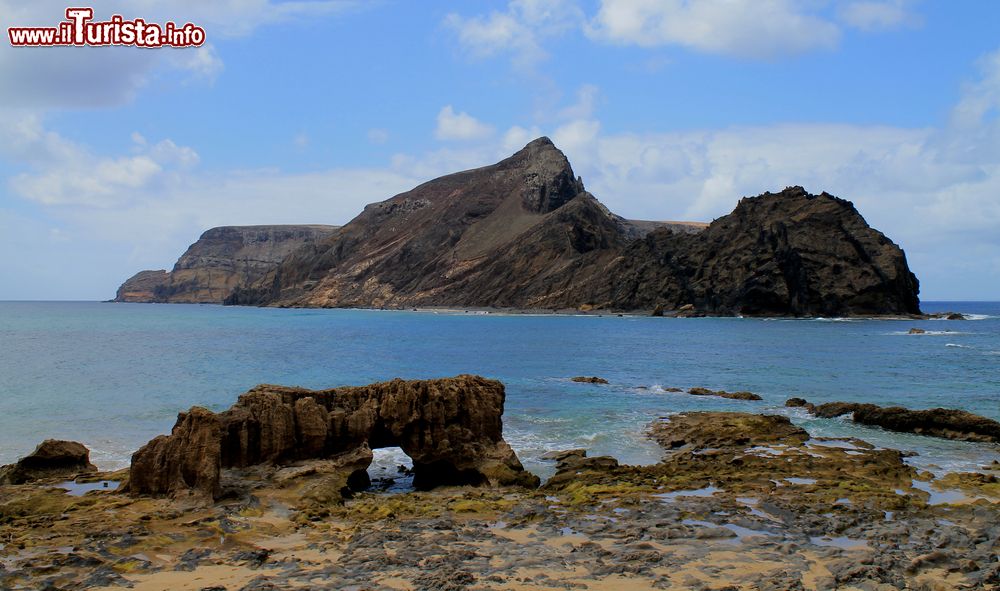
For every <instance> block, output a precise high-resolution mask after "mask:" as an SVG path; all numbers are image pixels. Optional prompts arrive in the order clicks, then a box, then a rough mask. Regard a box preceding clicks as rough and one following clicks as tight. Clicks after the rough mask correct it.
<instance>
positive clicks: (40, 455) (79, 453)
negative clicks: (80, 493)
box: [0, 439, 97, 484]
mask: <svg viewBox="0 0 1000 591" xmlns="http://www.w3.org/2000/svg"><path fill="white" fill-rule="evenodd" d="M93 472H97V466H94V465H93V464H91V463H90V450H88V449H87V448H86V447H85V446H84V445H83V444H82V443H77V442H75V441H61V440H57V439H46V440H45V441H43V442H41V443H40V444H38V447H36V448H35V451H33V452H31V453H30V454H28V455H26V456H24V457H23V458H21V459H20V460H18V461H17V463H15V464H10V465H7V466H4V467H2V468H0V484H24V483H26V482H32V481H34V480H41V479H46V478H65V479H72V478H75V477H76V476H77V475H79V474H86V473H93Z"/></svg>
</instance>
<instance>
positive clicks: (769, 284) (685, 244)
mask: <svg viewBox="0 0 1000 591" xmlns="http://www.w3.org/2000/svg"><path fill="white" fill-rule="evenodd" d="M918 289H919V285H918V282H917V279H916V277H914V275H913V274H912V273H910V271H909V268H908V266H907V263H906V257H905V255H904V254H903V251H902V250H901V249H900V248H899V247H898V246H896V245H895V244H894V243H893V242H892V241H891V240H889V239H888V238H886V237H885V236H884V235H883V234H882V233H880V232H878V231H877V230H874V229H872V228H870V227H869V226H868V224H867V223H866V222H865V220H864V218H862V217H861V215H860V214H859V213H858V212H857V210H856V209H855V208H854V206H853V205H852V204H851V203H850V202H849V201H845V200H842V199H838V198H836V197H833V196H830V195H827V194H825V193H824V194H822V195H810V194H808V193H807V192H806V191H805V190H804V189H802V188H801V187H792V188H788V189H785V190H784V191H782V192H780V193H777V194H772V193H765V194H763V195H761V196H759V197H752V198H745V199H743V200H741V201H740V203H739V205H738V206H737V207H736V209H735V210H734V211H733V212H732V213H731V214H729V215H727V216H724V217H722V218H719V219H718V220H715V221H714V222H712V223H711V224H697V223H678V222H659V223H658V222H638V221H629V220H625V219H623V218H621V217H619V216H616V215H614V214H612V213H611V212H609V211H608V210H607V208H605V207H604V206H603V205H602V204H601V203H600V202H599V201H597V200H596V199H595V198H594V197H593V196H592V195H590V194H589V193H587V192H586V191H585V189H584V187H583V183H582V181H581V180H580V179H578V178H576V177H575V176H574V174H573V171H572V168H571V167H570V164H569V162H568V161H567V160H566V157H565V156H564V155H563V154H562V152H560V151H559V150H558V149H557V148H556V147H555V146H554V145H553V144H552V142H551V141H549V140H548V138H540V139H538V140H535V141H533V142H531V143H530V144H528V145H527V146H526V147H525V148H524V149H523V150H521V151H520V152H518V153H517V154H515V155H513V156H511V157H510V158H508V159H506V160H503V161H501V162H499V163H498V164H495V165H492V166H487V167H483V168H479V169H475V170H470V171H465V172H460V173H457V174H453V175H449V176H446V177H442V178H439V179H436V180H433V181H430V182H427V183H424V184H423V185H420V186H419V187H417V188H415V189H413V190H412V191H409V192H407V193H403V194H400V195H397V196H395V197H393V198H392V199H389V200H388V201H384V202H381V203H376V204H373V205H369V206H368V207H366V208H365V210H364V212H362V213H361V215H359V216H358V217H356V218H355V219H354V220H352V221H351V222H350V223H348V224H347V225H346V226H344V227H343V229H342V230H341V231H340V232H338V233H337V234H335V235H332V236H330V237H329V238H327V239H325V240H323V241H321V242H316V243H313V244H311V245H309V246H307V247H305V248H302V249H299V250H298V251H296V252H295V253H293V254H292V255H291V256H289V257H288V258H287V259H285V260H284V261H283V262H282V263H281V265H279V266H277V267H276V268H275V269H274V270H273V271H271V272H269V273H268V274H267V275H266V276H265V277H264V278H263V279H261V280H260V281H258V282H257V283H255V284H253V285H251V286H249V287H240V288H237V289H235V290H234V291H233V294H232V295H231V296H230V297H229V298H228V299H227V300H226V302H227V303H229V304H249V305H276V306H303V307H383V306H384V307H409V306H467V307H480V306H481V307H498V308H542V309H565V308H581V307H585V308H593V309H608V310H654V309H655V310H658V311H660V312H661V313H662V311H668V312H669V311H675V312H676V311H680V312H681V314H682V315H697V314H714V315H756V316H768V315H780V316H828V315H837V316H846V315H888V314H891V315H895V314H916V313H919V311H920V310H919V300H918V298H917V293H918Z"/></svg>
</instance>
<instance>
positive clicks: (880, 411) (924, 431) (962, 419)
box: [785, 398, 1000, 443]
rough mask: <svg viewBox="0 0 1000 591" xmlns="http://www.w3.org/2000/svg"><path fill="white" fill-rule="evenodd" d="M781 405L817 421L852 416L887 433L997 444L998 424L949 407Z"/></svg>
mask: <svg viewBox="0 0 1000 591" xmlns="http://www.w3.org/2000/svg"><path fill="white" fill-rule="evenodd" d="M785 406H793V407H803V408H805V409H806V410H808V411H809V412H810V413H812V414H813V415H815V416H817V417H821V418H827V419H829V418H833V417H839V416H842V415H846V414H850V413H853V419H854V422H856V423H860V424H862V425H869V426H873V427H881V428H883V429H887V430H889V431H899V432H902V433H916V434H917V435H929V436H931V437H941V438H943V439H957V440H959V441H978V442H985V443H1000V422H997V421H994V420H993V419H988V418H986V417H983V416H980V415H977V414H973V413H971V412H967V411H964V410H957V409H953V408H931V409H928V410H910V409H908V408H903V407H900V406H890V407H882V406H878V405H875V404H865V403H859V402H827V403H825V404H818V405H816V404H811V403H809V402H807V401H806V400H804V399H802V398H790V399H789V400H787V401H786V402H785Z"/></svg>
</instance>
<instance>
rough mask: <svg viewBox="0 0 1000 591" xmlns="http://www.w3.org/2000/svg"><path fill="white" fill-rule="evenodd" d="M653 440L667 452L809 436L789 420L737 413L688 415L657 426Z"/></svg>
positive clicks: (672, 418) (774, 441) (678, 416)
mask: <svg viewBox="0 0 1000 591" xmlns="http://www.w3.org/2000/svg"><path fill="white" fill-rule="evenodd" d="M650 435H651V437H652V438H653V439H654V440H656V441H657V442H658V443H659V444H660V445H661V446H663V447H664V448H666V449H677V448H680V447H692V448H694V449H707V448H727V447H728V448H732V447H746V446H748V445H767V444H769V443H782V442H784V443H788V442H792V443H802V442H804V441H806V440H807V439H809V434H808V433H807V432H806V431H805V430H804V429H802V428H801V427H797V426H795V425H793V424H792V422H791V421H790V420H788V418H787V417H783V416H778V415H757V414H748V413H737V412H686V413H680V414H677V415H673V416H670V417H668V419H667V420H665V421H660V422H657V423H654V424H653V425H652V427H651V428H650Z"/></svg>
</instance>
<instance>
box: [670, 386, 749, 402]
mask: <svg viewBox="0 0 1000 591" xmlns="http://www.w3.org/2000/svg"><path fill="white" fill-rule="evenodd" d="M688 394H691V395H692V396H716V397H718V398H728V399H730V400H763V399H762V398H761V397H760V396H758V395H757V394H754V393H753V392H746V391H740V392H726V391H725V390H709V389H708V388H691V389H690V390H688Z"/></svg>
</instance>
